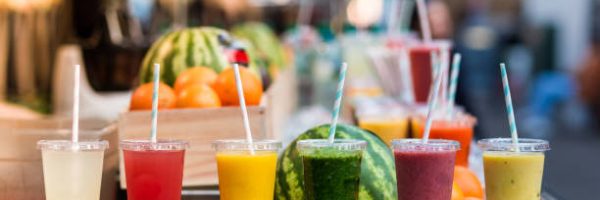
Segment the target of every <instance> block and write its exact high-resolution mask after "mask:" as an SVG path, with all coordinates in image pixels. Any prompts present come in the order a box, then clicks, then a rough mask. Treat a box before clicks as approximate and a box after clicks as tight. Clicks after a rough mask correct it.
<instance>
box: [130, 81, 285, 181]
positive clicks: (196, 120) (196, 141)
mask: <svg viewBox="0 0 600 200" xmlns="http://www.w3.org/2000/svg"><path fill="white" fill-rule="evenodd" d="M295 87H296V85H295V81H294V74H293V72H292V70H286V71H283V72H282V73H281V74H280V76H279V78H278V81H276V82H274V83H273V84H272V85H271V86H270V87H269V89H268V90H267V92H265V94H264V96H263V99H262V101H261V103H260V105H259V106H250V107H248V114H249V118H250V126H251V127H252V134H253V137H254V138H255V139H266V138H268V139H277V140H281V138H282V136H281V133H282V129H283V124H284V123H286V122H287V120H288V119H289V117H290V115H291V113H292V112H293V111H294V109H295V106H296V98H295V96H296V89H295ZM150 120H151V119H150V111H134V112H126V113H123V114H122V115H121V116H120V118H119V121H118V129H119V131H118V132H119V139H120V140H123V139H147V138H148V137H149V135H150ZM157 134H158V138H160V139H180V140H186V141H188V142H189V143H190V148H189V149H187V151H186V155H185V166H184V175H183V185H184V186H213V185H217V184H218V177H217V165H216V160H215V152H214V150H213V149H212V146H211V143H212V142H213V141H215V140H219V139H243V138H245V133H244V127H243V124H242V114H241V110H240V108H239V107H222V108H215V109H174V110H161V111H160V112H159V114H158V133H157ZM121 158H122V157H121ZM122 163H123V162H121V164H120V169H121V171H123V169H124V168H123V164H122ZM120 180H121V187H122V188H126V185H125V184H126V182H125V176H124V173H120Z"/></svg>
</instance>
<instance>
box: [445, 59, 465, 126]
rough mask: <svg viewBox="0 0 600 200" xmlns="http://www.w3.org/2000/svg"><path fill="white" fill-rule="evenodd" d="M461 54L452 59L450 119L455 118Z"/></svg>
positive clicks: (449, 98)
mask: <svg viewBox="0 0 600 200" xmlns="http://www.w3.org/2000/svg"><path fill="white" fill-rule="evenodd" d="M461 58H462V57H461V56H460V53H455V54H454V58H452V73H451V74H450V88H449V90H450V91H449V93H448V112H447V115H446V116H448V117H449V118H453V117H454V104H455V101H456V87H457V85H458V72H459V71H460V60H461Z"/></svg>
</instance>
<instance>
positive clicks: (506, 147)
mask: <svg viewBox="0 0 600 200" xmlns="http://www.w3.org/2000/svg"><path fill="white" fill-rule="evenodd" d="M478 145H479V146H480V147H481V148H482V150H483V151H484V152H483V169H484V176H485V196H486V199H487V200H499V199H511V200H530V199H540V192H541V188H542V176H543V174H544V152H545V151H548V150H550V145H549V144H548V141H545V140H538V139H523V138H519V143H518V146H517V147H518V149H519V151H518V152H517V151H515V149H516V148H515V146H514V144H513V143H512V139H511V138H495V139H483V140H479V142H478Z"/></svg>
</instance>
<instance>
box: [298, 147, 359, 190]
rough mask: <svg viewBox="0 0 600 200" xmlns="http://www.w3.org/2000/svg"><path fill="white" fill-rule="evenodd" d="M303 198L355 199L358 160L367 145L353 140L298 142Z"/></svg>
mask: <svg viewBox="0 0 600 200" xmlns="http://www.w3.org/2000/svg"><path fill="white" fill-rule="evenodd" d="M296 145H297V148H298V151H299V153H300V156H301V157H302V163H303V169H304V195H305V199H307V200H314V199H342V200H343V199H358V192H359V182H360V172H361V161H362V156H363V152H364V150H365V149H366V147H367V142H366V141H363V140H353V139H335V140H334V142H333V144H331V143H329V141H328V140H326V139H312V140H300V141H298V143H297V144H296Z"/></svg>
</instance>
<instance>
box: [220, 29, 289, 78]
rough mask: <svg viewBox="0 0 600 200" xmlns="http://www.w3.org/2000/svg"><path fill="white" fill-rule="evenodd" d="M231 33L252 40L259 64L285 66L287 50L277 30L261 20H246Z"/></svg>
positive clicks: (252, 48) (252, 46)
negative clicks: (276, 33) (276, 32)
mask: <svg viewBox="0 0 600 200" xmlns="http://www.w3.org/2000/svg"><path fill="white" fill-rule="evenodd" d="M231 34H233V35H234V36H235V37H237V38H240V39H245V40H247V41H249V42H250V45H251V51H253V53H254V54H255V55H256V58H257V59H256V60H257V62H258V65H259V66H262V67H275V68H281V67H284V66H285V64H286V63H285V54H284V53H285V51H284V48H283V45H282V44H281V42H280V40H279V38H278V37H277V35H275V32H273V30H272V29H271V28H269V26H267V25H266V24H264V23H261V22H246V23H243V24H238V25H236V26H234V27H233V28H232V29H231Z"/></svg>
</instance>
